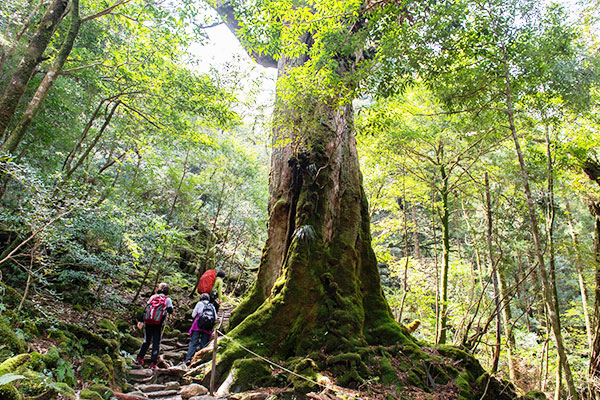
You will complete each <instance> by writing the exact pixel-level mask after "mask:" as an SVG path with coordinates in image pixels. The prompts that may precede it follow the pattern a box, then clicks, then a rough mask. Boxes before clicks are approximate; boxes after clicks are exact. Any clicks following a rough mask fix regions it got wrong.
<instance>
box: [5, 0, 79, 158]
mask: <svg viewBox="0 0 600 400" xmlns="http://www.w3.org/2000/svg"><path fill="white" fill-rule="evenodd" d="M80 25H81V18H80V16H79V0H72V3H71V23H70V26H69V31H68V33H67V36H66V37H65V39H64V40H63V43H62V45H61V47H60V50H59V51H58V54H57V55H56V58H55V59H54V62H53V63H52V67H51V68H50V70H49V71H48V72H46V75H44V78H43V79H42V82H41V83H40V85H39V86H38V88H37V91H36V92H35V94H34V95H33V98H32V99H31V101H30V102H29V104H28V105H27V108H26V109H25V112H24V113H23V115H22V116H21V120H20V121H19V123H18V124H17V126H16V127H15V129H13V131H12V132H11V134H10V135H9V136H8V137H7V139H6V141H5V142H4V143H3V144H2V146H1V147H0V149H1V150H4V151H7V152H9V153H14V152H15V150H16V148H17V146H18V145H19V143H21V140H23V137H24V136H25V133H26V132H27V130H28V129H29V126H30V125H31V122H32V121H33V119H34V118H35V116H36V115H37V113H38V111H39V110H40V109H41V108H42V105H43V104H44V101H45V100H46V97H47V96H48V93H50V89H52V86H54V83H55V82H56V79H57V78H58V76H59V74H60V72H61V71H62V69H63V67H64V65H65V62H66V61H67V58H68V57H69V54H71V50H73V44H74V43H75V39H76V38H77V35H78V33H79V27H80Z"/></svg>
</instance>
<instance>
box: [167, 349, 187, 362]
mask: <svg viewBox="0 0 600 400" xmlns="http://www.w3.org/2000/svg"><path fill="white" fill-rule="evenodd" d="M162 356H163V358H164V359H165V360H177V361H179V360H183V359H184V358H185V353H184V352H183V351H168V352H165V353H163V355H162Z"/></svg>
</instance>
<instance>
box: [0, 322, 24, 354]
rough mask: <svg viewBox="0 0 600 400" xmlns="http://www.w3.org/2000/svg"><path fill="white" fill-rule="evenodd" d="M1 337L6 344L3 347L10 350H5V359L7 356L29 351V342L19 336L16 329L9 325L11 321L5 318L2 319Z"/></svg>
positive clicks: (0, 323) (0, 325)
mask: <svg viewBox="0 0 600 400" xmlns="http://www.w3.org/2000/svg"><path fill="white" fill-rule="evenodd" d="M0 337H1V338H2V344H3V345H4V347H3V349H5V350H8V352H5V356H4V357H3V359H6V358H7V356H8V357H10V356H13V355H15V354H19V353H24V352H25V351H27V343H25V341H24V340H23V339H20V338H19V337H18V336H17V334H16V333H15V330H14V329H13V328H12V327H11V326H10V325H9V322H8V321H7V320H6V319H5V318H1V319H0ZM0 356H1V354H0Z"/></svg>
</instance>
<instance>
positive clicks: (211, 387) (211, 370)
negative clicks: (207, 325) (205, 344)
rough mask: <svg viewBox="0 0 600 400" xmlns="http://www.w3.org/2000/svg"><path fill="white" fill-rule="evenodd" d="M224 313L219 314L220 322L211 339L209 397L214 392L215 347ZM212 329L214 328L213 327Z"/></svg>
mask: <svg viewBox="0 0 600 400" xmlns="http://www.w3.org/2000/svg"><path fill="white" fill-rule="evenodd" d="M224 315H225V313H222V314H221V321H220V322H219V327H218V328H217V329H215V330H214V335H215V337H214V339H213V351H212V364H211V368H210V395H211V396H213V395H214V392H215V375H216V373H215V368H216V367H217V346H218V342H219V339H218V337H219V329H221V326H222V325H223V316H224ZM213 329H214V327H213Z"/></svg>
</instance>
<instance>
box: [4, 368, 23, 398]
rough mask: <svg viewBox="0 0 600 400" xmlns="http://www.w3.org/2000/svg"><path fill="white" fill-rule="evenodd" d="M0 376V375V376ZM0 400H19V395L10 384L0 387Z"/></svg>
mask: <svg viewBox="0 0 600 400" xmlns="http://www.w3.org/2000/svg"><path fill="white" fill-rule="evenodd" d="M0 375H1V374H0ZM0 399H2V400H21V394H19V391H18V390H17V388H15V387H14V386H13V385H12V384H10V383H9V384H6V385H3V386H0Z"/></svg>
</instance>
